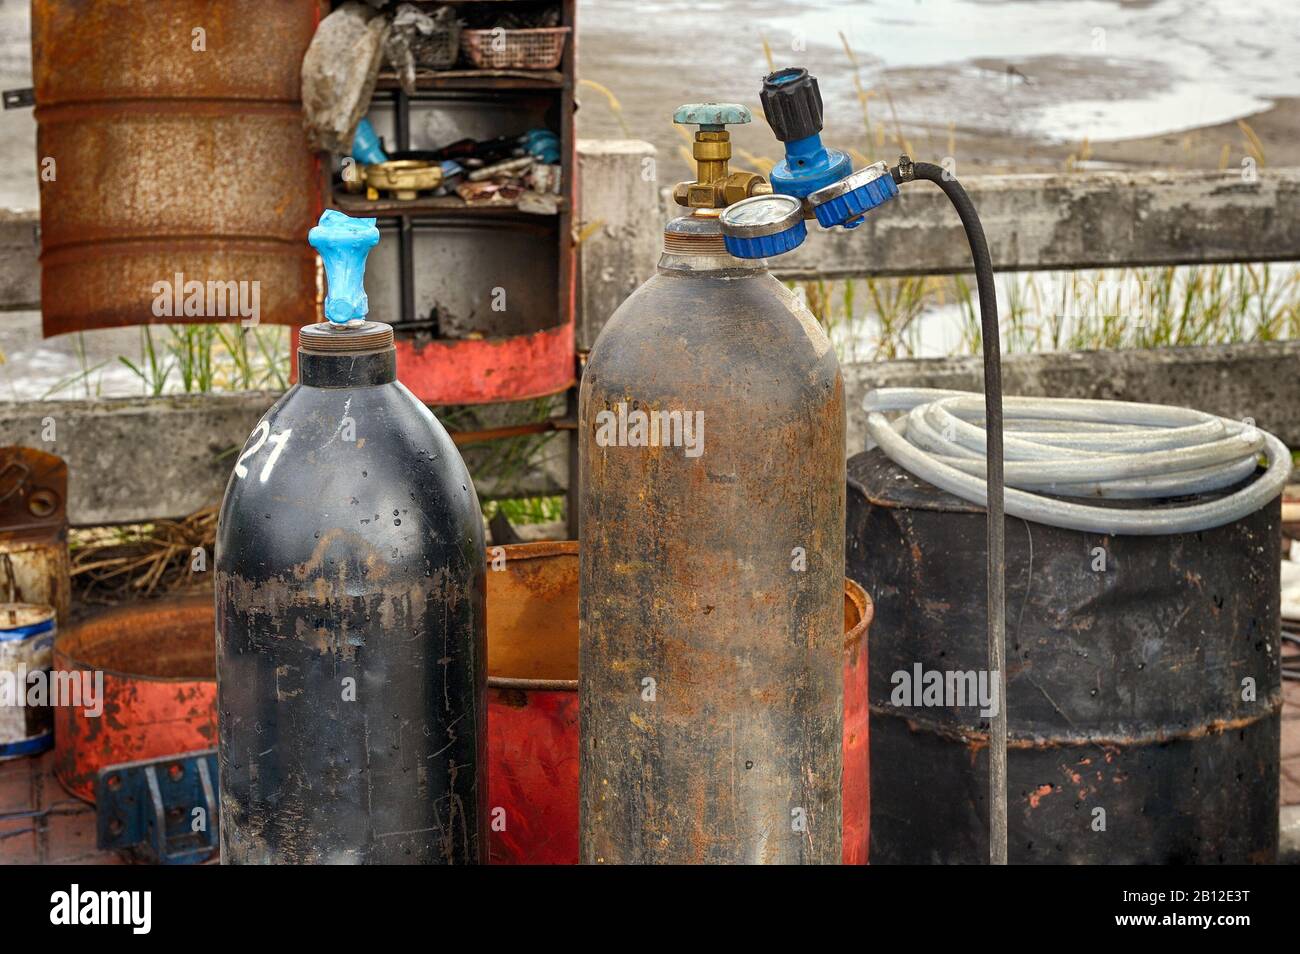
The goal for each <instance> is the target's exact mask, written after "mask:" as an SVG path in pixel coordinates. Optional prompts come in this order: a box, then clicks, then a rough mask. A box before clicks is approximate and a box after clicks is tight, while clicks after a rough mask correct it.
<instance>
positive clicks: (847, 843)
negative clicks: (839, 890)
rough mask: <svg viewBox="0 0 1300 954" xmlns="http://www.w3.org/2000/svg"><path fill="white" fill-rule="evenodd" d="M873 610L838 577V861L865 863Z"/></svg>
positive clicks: (853, 587)
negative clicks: (840, 601)
mask: <svg viewBox="0 0 1300 954" xmlns="http://www.w3.org/2000/svg"><path fill="white" fill-rule="evenodd" d="M874 612H875V607H874V606H873V605H872V602H871V597H869V596H868V595H867V593H866V591H865V590H864V589H862V587H860V586H858V584H856V583H854V582H853V581H852V580H845V581H844V781H843V784H842V791H843V793H844V864H846V865H865V864H867V858H868V855H869V854H870V847H871V753H870V746H869V744H868V743H869V742H870V735H869V731H870V712H869V710H868V706H867V676H868V670H867V659H868V656H869V655H870V654H869V653H868V652H867V633H868V632H869V631H870V627H871V617H872V615H873V614H874Z"/></svg>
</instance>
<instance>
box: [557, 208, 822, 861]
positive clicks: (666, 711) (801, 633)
mask: <svg viewBox="0 0 1300 954" xmlns="http://www.w3.org/2000/svg"><path fill="white" fill-rule="evenodd" d="M679 221H682V220H679ZM580 428H581V438H580V453H581V474H582V487H581V500H582V527H581V540H582V546H581V586H582V594H581V609H580V627H581V675H580V679H581V683H582V688H581V690H580V707H581V730H582V750H581V760H580V779H581V784H580V787H581V806H580V807H581V819H580V827H581V858H582V861H584V862H587V863H647V862H662V863H701V862H703V863H709V862H713V863H818V862H824V863H839V862H840V860H841V806H842V802H841V792H840V785H841V771H842V751H841V733H842V725H843V674H842V667H843V624H844V561H843V549H842V547H843V542H844V394H843V381H842V379H841V376H840V372H839V367H838V364H837V363H836V360H835V356H834V353H833V351H832V350H831V347H830V345H829V342H828V341H827V339H826V336H825V334H824V333H823V331H822V329H821V328H820V326H818V324H817V322H816V320H815V319H814V318H813V316H812V315H811V314H810V313H809V312H808V310H807V309H806V308H805V307H803V306H802V305H801V304H800V303H799V301H798V300H797V299H796V298H795V296H794V295H793V294H791V293H790V292H789V291H788V290H786V289H785V288H784V287H783V286H781V285H780V284H779V283H778V282H777V281H776V280H775V279H773V278H772V277H771V276H770V275H768V274H767V273H766V271H764V270H762V269H755V268H752V267H742V266H741V263H739V262H737V261H736V260H734V259H728V258H726V257H725V256H707V255H701V256H685V255H677V254H674V252H673V250H672V249H669V251H668V253H667V254H666V255H665V256H664V259H663V260H662V261H661V263H660V270H659V273H658V274H657V275H656V276H654V277H652V278H651V279H650V280H649V281H648V282H647V283H646V284H645V285H643V286H642V287H641V288H640V289H639V290H637V291H636V292H635V293H634V294H633V295H632V296H631V297H630V298H629V299H628V300H627V301H626V302H625V303H624V304H623V306H622V307H620V308H619V310H618V311H617V312H616V313H615V314H614V316H613V317H612V318H611V319H610V321H609V323H608V325H607V326H606V327H605V329H604V331H603V332H602V334H601V337H600V339H599V340H598V341H597V342H596V346H595V348H594V350H593V351H592V354H591V358H590V361H589V364H588V367H587V371H586V374H585V375H584V377H583V382H582V393H581V407H580Z"/></svg>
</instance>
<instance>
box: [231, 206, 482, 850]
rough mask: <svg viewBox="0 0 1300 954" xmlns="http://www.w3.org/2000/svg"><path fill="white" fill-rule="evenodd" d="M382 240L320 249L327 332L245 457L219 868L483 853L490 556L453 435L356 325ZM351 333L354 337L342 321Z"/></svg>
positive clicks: (236, 517)
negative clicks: (367, 262)
mask: <svg viewBox="0 0 1300 954" xmlns="http://www.w3.org/2000/svg"><path fill="white" fill-rule="evenodd" d="M374 221H375V220H374V219H349V218H348V217H346V216H342V215H341V214H339V213H335V212H327V213H326V214H325V216H324V217H323V218H322V219H321V225H319V226H317V228H315V229H313V230H312V244H313V245H316V246H317V247H318V248H319V249H321V251H322V255H323V257H324V259H325V264H326V269H327V271H328V273H329V282H330V298H329V299H328V300H327V302H326V315H327V317H329V318H330V319H331V320H330V321H328V322H323V323H321V324H316V325H311V326H308V327H307V328H304V329H303V331H302V334H301V346H300V348H299V351H298V374H299V381H298V383H297V384H296V385H295V386H294V387H293V388H291V389H290V390H289V391H288V392H287V393H286V394H285V395H284V396H283V397H282V398H281V399H280V400H279V401H278V402H277V403H276V404H275V406H274V407H273V408H271V410H270V411H268V412H267V413H266V415H265V416H264V417H263V418H262V420H261V421H260V422H259V423H258V425H257V427H256V428H255V429H254V430H253V433H252V435H251V436H250V437H249V439H248V442H247V443H246V444H245V445H244V447H243V449H242V450H241V451H240V453H239V456H238V458H237V459H236V462H235V466H234V473H233V474H232V475H231V478H230V483H229V485H228V487H227V489H226V496H225V500H224V502H223V504H222V508H221V516H220V524H219V527H218V533H217V552H216V611H217V652H218V665H217V682H218V695H219V702H218V705H219V710H220V747H219V748H220V771H221V854H222V860H223V862H226V863H259V862H295V863H312V862H340V863H421V864H436V863H467V862H469V863H472V862H477V861H479V860H480V857H481V852H482V851H483V850H485V849H484V845H485V834H484V831H485V819H486V812H485V802H484V800H485V797H486V791H487V786H486V775H485V772H486V769H485V766H486V757H485V747H486V739H487V735H486V716H487V707H486V704H485V696H484V693H485V686H486V669H485V662H486V643H485V632H486V631H485V611H484V592H485V591H484V587H485V580H484V571H485V567H484V544H483V529H482V520H481V517H480V511H479V505H478V499H477V496H476V495H475V491H474V485H473V484H472V483H471V481H470V476H469V473H468V471H467V470H466V468H465V464H464V462H463V461H462V460H461V457H460V454H459V453H458V452H457V450H456V447H455V445H454V444H453V443H452V440H451V438H450V437H449V436H448V434H447V432H446V431H445V430H444V429H443V427H442V425H441V424H439V423H438V421H437V420H436V419H435V418H434V416H433V415H432V414H431V413H430V412H429V409H428V408H427V407H425V406H424V405H423V404H421V403H420V402H419V401H418V400H417V399H416V398H415V397H414V396H412V394H411V393H410V392H409V391H408V390H407V389H406V388H405V387H403V386H402V385H401V384H400V383H399V382H398V381H397V379H396V356H395V352H394V349H393V332H392V329H391V328H390V327H389V326H388V325H386V324H382V323H379V322H373V321H367V320H364V315H365V294H364V292H363V291H361V273H362V271H363V269H364V257H365V254H366V252H367V251H368V250H369V248H370V247H371V246H373V245H374V244H375V242H377V241H378V232H377V230H376V229H375V227H374ZM340 319H341V320H340Z"/></svg>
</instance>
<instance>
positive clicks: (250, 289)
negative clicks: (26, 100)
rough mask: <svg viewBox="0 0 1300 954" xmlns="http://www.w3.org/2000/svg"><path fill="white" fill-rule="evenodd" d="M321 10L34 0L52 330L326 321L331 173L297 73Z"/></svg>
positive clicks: (252, 0)
mask: <svg viewBox="0 0 1300 954" xmlns="http://www.w3.org/2000/svg"><path fill="white" fill-rule="evenodd" d="M319 17H320V8H319V5H318V4H317V3H314V2H308V0H300V2H293V3H269V4H268V3H262V2H258V0H222V2H220V3H217V2H212V0H175V2H171V3H167V4H156V3H139V2H132V0H103V2H96V3H85V2H82V0H35V2H34V3H33V4H32V63H33V73H34V79H35V90H36V119H37V124H38V127H37V152H38V158H39V161H40V162H41V164H42V165H41V176H40V186H41V270H42V275H41V304H42V310H43V314H44V331H45V334H46V335H47V336H49V335H56V334H61V333H63V332H68V331H75V330H82V329H88V328H102V327H109V326H118V325H133V324H151V323H182V322H187V321H217V320H222V319H223V318H224V319H225V320H231V312H232V311H234V312H235V316H236V317H244V318H250V319H252V318H256V320H260V321H263V322H279V323H287V324H305V323H307V322H310V321H311V320H312V319H313V315H314V300H315V293H316V277H315V256H314V255H313V254H312V252H311V249H309V248H308V247H307V246H306V244H305V243H304V242H303V237H304V236H305V235H306V233H307V230H308V229H309V228H310V227H311V225H312V224H313V222H314V221H315V219H316V217H317V216H318V215H319V212H320V204H321V197H320V188H321V182H322V179H321V171H320V167H319V164H318V160H317V157H316V156H315V155H314V154H313V153H312V152H311V151H310V150H309V149H308V146H307V141H306V137H305V135H304V132H303V128H302V116H301V104H300V91H299V70H300V66H301V62H302V56H303V53H304V52H305V50H306V49H307V45H308V43H309V42H310V39H311V36H312V33H313V32H314V30H315V26H316V23H317V21H318V19H319ZM189 282H197V283H200V284H199V286H198V287H199V288H200V289H202V292H203V293H202V295H201V296H200V298H199V299H198V301H201V302H202V304H198V305H195V306H194V307H192V308H191V307H186V302H187V301H194V299H193V298H192V291H193V287H194V286H187V285H186V283H189ZM160 283H161V284H160ZM226 283H235V285H234V286H233V287H235V289H236V293H237V295H242V298H236V299H227V297H226V296H227V295H228V294H229V289H230V288H231V287H232V286H230V285H227V284H226ZM214 286H215V289H214ZM176 287H179V288H180V289H181V291H182V296H181V297H182V300H181V301H177V300H175V297H176V296H174V295H172V294H171V293H170V292H165V289H169V288H176ZM164 294H167V296H168V298H163V297H162V296H163V295H164ZM232 300H233V301H235V302H236V303H235V304H234V305H231V304H230V301H232ZM254 311H255V312H256V314H255V315H254V314H251V313H252V312H254ZM196 312H198V313H196Z"/></svg>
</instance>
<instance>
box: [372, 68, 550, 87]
mask: <svg viewBox="0 0 1300 954" xmlns="http://www.w3.org/2000/svg"><path fill="white" fill-rule="evenodd" d="M564 84H565V77H564V74H563V73H560V72H558V71H555V70H477V69H467V70H416V72H415V85H416V87H417V89H420V90H435V89H442V90H485V89H488V90H509V89H519V90H559V89H564ZM375 88H376V89H385V90H386V89H399V88H400V85H399V84H398V82H397V76H396V74H394V73H389V72H383V73H380V74H379V79H378V80H377V81H376V83H375Z"/></svg>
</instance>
